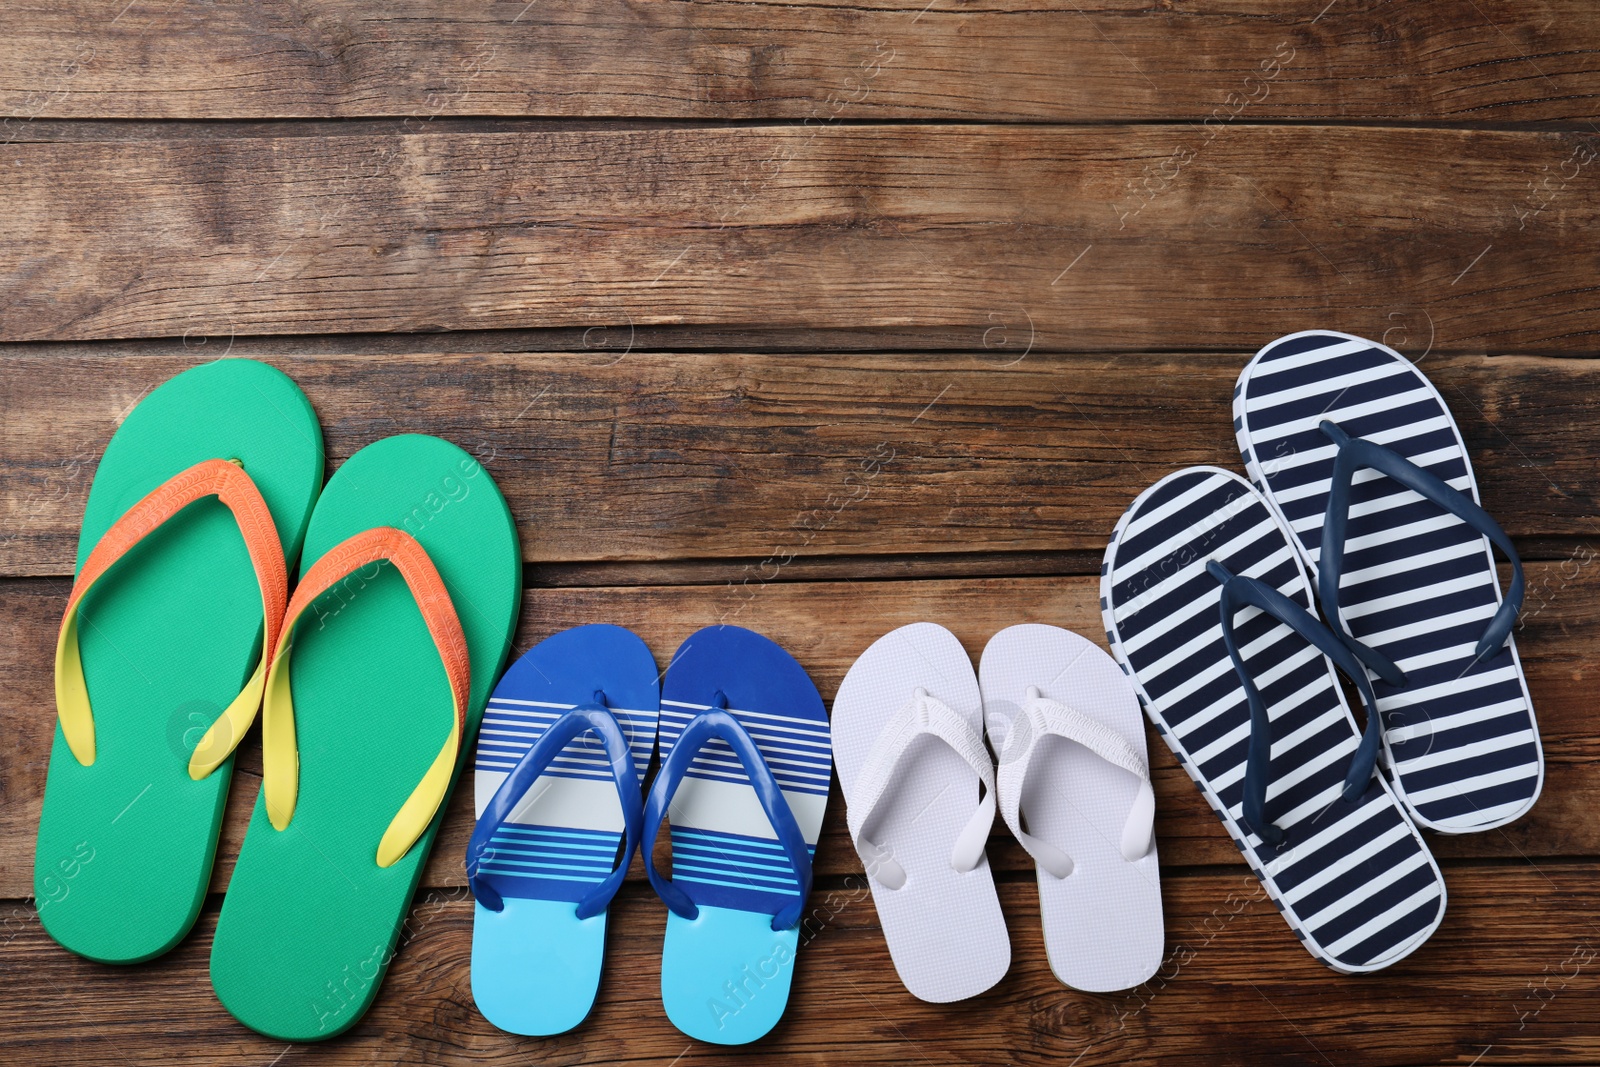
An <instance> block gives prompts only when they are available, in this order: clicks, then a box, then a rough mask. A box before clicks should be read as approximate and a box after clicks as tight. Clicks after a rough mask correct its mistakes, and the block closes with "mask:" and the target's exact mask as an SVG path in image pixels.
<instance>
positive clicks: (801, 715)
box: [467, 625, 832, 1044]
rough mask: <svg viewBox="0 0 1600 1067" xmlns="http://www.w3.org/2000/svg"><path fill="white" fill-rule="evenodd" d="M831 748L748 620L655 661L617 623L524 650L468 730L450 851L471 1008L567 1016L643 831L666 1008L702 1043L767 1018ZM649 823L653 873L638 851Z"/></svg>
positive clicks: (806, 694)
mask: <svg viewBox="0 0 1600 1067" xmlns="http://www.w3.org/2000/svg"><path fill="white" fill-rule="evenodd" d="M658 683H659V688H658ZM658 748H659V751H660V756H661V766H660V769H659V770H658V771H657V773H656V776H655V779H654V782H653V783H652V785H651V787H650V789H649V792H648V794H645V793H644V792H643V791H642V789H641V784H642V782H643V780H644V772H645V770H646V768H647V767H648V765H649V763H650V759H651V754H652V752H653V751H655V750H657V749H658ZM831 754H832V744H831V741H830V736H829V730H828V718H827V713H826V711H825V710H824V708H823V704H822V698H821V697H820V696H818V694H817V690H816V687H815V686H814V685H812V683H811V680H810V678H808V677H807V676H806V673H805V671H804V669H802V668H801V666H800V664H799V663H797V662H796V661H795V659H794V658H793V657H792V656H790V655H789V654H788V653H787V652H785V651H784V650H783V649H781V648H779V647H778V645H776V644H775V643H773V642H772V641H770V640H768V639H767V638H765V637H762V636H761V635H760V634H756V633H752V632H751V631H749V630H744V629H740V628H739V627H736V626H712V627H707V628H706V629H703V630H701V631H699V632H698V633H695V634H694V635H692V636H691V637H690V638H689V639H688V640H687V641H685V642H684V643H683V645H682V647H680V648H679V649H678V651H677V653H676V654H675V655H674V656H673V658H672V662H671V664H670V665H669V666H668V668H667V670H666V673H665V675H664V676H662V675H660V674H658V673H657V671H656V665H655V660H654V658H653V657H652V656H651V654H650V650H649V648H647V647H646V645H645V643H644V642H643V641H641V640H640V639H639V638H638V637H637V636H635V635H634V634H633V633H632V632H630V631H628V630H626V629H623V628H622V627H618V626H605V625H593V626H580V627H577V628H575V629H571V630H566V631H564V632H562V633H558V634H556V635H555V636H553V637H550V638H547V639H546V640H544V641H543V642H541V643H540V644H538V645H536V646H535V647H534V648H532V649H531V650H530V651H529V652H528V653H527V654H525V655H524V656H523V657H522V658H521V659H519V660H518V661H517V662H516V663H515V664H513V665H512V667H511V669H510V670H508V671H507V672H506V675H505V677H504V678H502V679H501V681H500V684H499V685H498V686H497V687H496V689H495V691H494V694H493V696H492V697H491V698H490V701H489V709H488V712H487V714H486V717H485V719H484V724H483V729H482V732H481V733H480V735H479V740H478V749H477V764H476V795H477V816H478V821H477V825H476V828H475V829H474V831H473V835H472V840H471V843H470V844H469V846H468V850H467V874H468V881H469V884H470V886H471V888H472V892H473V895H474V896H475V897H476V899H477V905H476V908H475V910H474V920H473V942H472V995H473V999H474V1000H475V1001H476V1002H477V1005H478V1009H479V1010H480V1011H481V1012H483V1014H484V1017H485V1018H487V1019H488V1020H489V1021H490V1022H492V1023H494V1024H495V1025H496V1026H498V1027H499V1028H500V1029H502V1030H507V1031H509V1032H511V1033H517V1034H528V1035H551V1034H559V1033H563V1032H565V1031H567V1030H570V1029H572V1028H573V1027H575V1026H577V1025H578V1024H579V1023H581V1022H582V1021H583V1020H584V1018H585V1017H586V1016H587V1015H588V1014H589V1011H590V1009H591V1008H592V1007H593V1006H594V1002H595V998H596V995H597V993H598V991H599V987H600V975H601V969H602V964H603V959H604V952H605V931H606V919H607V909H608V906H609V904H610V902H611V900H612V898H613V897H614V896H615V895H616V893H617V890H618V889H619V888H621V885H622V882H623V880H624V878H625V876H626V873H627V869H628V866H629V864H630V863H631V860H632V856H633V850H634V848H635V846H636V845H642V850H643V853H644V864H645V870H646V873H647V874H648V876H649V879H650V883H651V885H652V886H653V887H654V888H655V890H656V892H657V893H658V894H659V895H660V897H661V899H662V900H663V901H664V902H665V903H666V905H667V907H668V909H669V914H668V916H667V930H666V938H665V943H664V945H663V947H662V955H661V999H662V1004H663V1006H664V1007H665V1009H666V1013H667V1016H668V1018H669V1019H671V1020H672V1022H673V1024H674V1025H676V1026H677V1027H678V1029H680V1030H682V1031H683V1032H684V1033H686V1034H688V1035H689V1036H691V1037H695V1038H698V1039H700V1040H702V1041H709V1042H714V1043H717V1044H743V1043H746V1042H749V1041H754V1040H755V1039H757V1038H759V1037H761V1036H763V1035H764V1034H766V1033H767V1032H769V1031H770V1030H771V1029H772V1028H773V1027H774V1026H775V1025H777V1022H778V1020H779V1018H781V1017H782V1015H783V1011H784V1008H785V1007H786V1005H787V1004H788V999H789V989H790V985H791V982H792V980H793V976H794V964H795V957H796V954H797V952H798V950H799V947H800V944H799V942H800V935H801V931H802V925H803V924H802V921H801V919H802V914H801V913H802V911H803V909H804V907H805V902H806V897H807V895H808V894H809V893H810V889H811V858H812V854H813V853H814V851H815V849H816V843H817V835H818V834H819V833H820V831H821V829H822V817H823V812H824V810H825V808H826V806H827V802H828V778H829V774H830V771H831V769H832V755H831ZM664 819H665V820H668V821H669V822H670V824H671V837H672V863H673V871H672V876H671V877H670V878H669V877H668V876H667V875H666V874H665V873H664V872H662V871H661V870H660V869H658V867H657V866H656V861H655V857H654V845H655V842H656V836H657V833H658V831H659V829H660V826H661V823H662V821H663V820H664Z"/></svg>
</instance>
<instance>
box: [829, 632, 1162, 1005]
mask: <svg viewBox="0 0 1600 1067" xmlns="http://www.w3.org/2000/svg"><path fill="white" fill-rule="evenodd" d="M985 734H987V735H988V739H989V744H990V745H991V746H993V749H994V751H995V752H996V753H997V754H998V762H999V767H998V769H997V768H996V766H995V761H994V760H993V759H991V757H990V753H989V749H988V748H987V747H986V746H985V744H984V735H985ZM833 744H834V762H835V766H836V767H837V768H838V771H839V783H840V785H841V786H842V787H843V789H844V796H845V803H846V804H847V806H848V821H849V826H850V836H851V839H852V841H854V843H855V846H856V851H857V852H858V853H859V854H860V856H861V860H862V863H863V864H864V865H865V867H866V872H867V880H868V884H869V885H870V887H871V889H872V898H873V902H874V903H875V904H876V905H877V909H878V917H879V920H880V922H881V924H882V926H883V933H884V938H885V939H886V940H887V941H888V945H889V954H890V956H891V957H892V958H893V960H894V965H895V970H896V971H897V972H898V973H899V975H900V980H901V981H902V982H904V983H905V986H906V988H907V989H908V990H910V992H911V993H912V994H913V995H914V996H917V997H919V998H921V999H922V1000H927V1001H933V1002H935V1003H945V1002H949V1001H955V1000H964V999H966V998H967V997H972V996H976V995H977V994H979V993H982V992H983V991H984V990H986V989H988V988H990V987H991V986H993V985H994V984H995V983H996V982H998V981H999V980H1000V979H1001V977H1003V976H1004V975H1005V973H1006V970H1007V969H1008V968H1009V967H1010V965H1011V942H1010V938H1009V937H1008V935H1007V933H1006V924H1005V918H1004V916H1003V915H1002V914H1001V910H1000V900H999V897H998V895H997V894H996V892H995V885H994V878H993V876H992V875H991V873H990V870H989V862H988V859H987V857H986V856H985V854H984V845H985V842H986V841H987V840H988V837H989V829H990V826H991V824H992V823H993V820H994V816H995V812H996V810H998V811H999V813H1000V815H1001V816H1002V818H1004V819H1005V822H1006V825H1007V826H1009V827H1010V828H1011V832H1012V833H1013V834H1015V835H1016V837H1017V840H1018V841H1019V842H1021V844H1022V847H1023V848H1024V849H1026V850H1027V851H1028V853H1029V855H1031V856H1032V857H1033V858H1034V861H1035V863H1036V865H1037V870H1038V880H1039V911H1040V918H1041V921H1042V925H1043V929H1044V943H1045V952H1046V955H1047V956H1048V957H1049V960H1050V968H1051V970H1053V971H1054V972H1055V975H1056V977H1057V978H1059V979H1060V980H1061V981H1062V982H1063V983H1065V984H1066V985H1068V986H1071V987H1073V988H1075V989H1081V990H1085V991H1088V992H1110V991H1112V990H1117V989H1127V988H1130V987H1132V986H1136V985H1139V984H1140V983H1141V982H1144V981H1145V980H1146V979H1148V978H1149V977H1150V976H1151V975H1152V974H1154V973H1155V971H1156V969H1157V967H1158V966H1159V965H1160V962H1161V953H1162V949H1163V944H1164V941H1163V923H1162V914H1161V882H1160V875H1159V869H1158V862H1157V858H1156V847H1155V837H1154V835H1153V833H1152V831H1151V825H1152V821H1153V818H1154V814H1155V796H1154V793H1153V792H1152V790H1151V785H1150V772H1149V765H1148V761H1147V759H1146V754H1145V740H1144V722H1143V716H1142V715H1141V713H1140V710H1139V703H1138V698H1137V696H1136V695H1135V693H1134V690H1133V688H1132V686H1131V685H1130V683H1129V682H1128V679H1127V678H1126V676H1125V675H1124V674H1123V673H1122V670H1121V669H1120V668H1119V667H1118V666H1117V664H1116V662H1115V661H1114V660H1113V659H1112V658H1111V657H1110V656H1109V655H1107V654H1106V653H1105V652H1103V651H1102V650H1101V649H1099V648H1098V647H1096V646H1095V645H1094V644H1093V643H1091V642H1090V641H1088V640H1086V639H1085V638H1083V637H1080V636H1079V635H1078V634H1075V633H1072V632H1070V631H1068V630H1063V629H1060V628H1059V627H1055V626H1043V625H1035V624H1029V625H1021V626H1012V627H1009V628H1007V629H1005V630H1002V631H1000V632H999V633H998V634H996V635H995V636H994V637H993V638H992V639H991V640H990V641H989V644H988V646H987V647H986V648H985V649H984V651H983V658H982V661H981V665H980V670H979V674H977V675H975V674H974V673H973V670H972V663H971V661H970V660H969V659H968V657H967V653H966V650H965V649H963V648H962V647H961V642H960V641H958V640H957V639H956V637H955V635H954V634H952V633H950V631H948V630H946V629H945V628H944V627H942V626H937V625H935V624H933V623H926V622H920V623H913V624H911V625H909V626H902V627H901V628H900V629H898V630H895V631H893V632H891V633H889V634H886V635H885V636H883V637H881V638H879V639H878V640H877V641H876V642H874V643H873V645H872V647H870V648H868V649H867V650H866V652H864V653H862V655H861V658H860V659H858V660H856V662H855V665H854V666H852V667H851V668H850V672H849V674H848V675H846V676H845V679H844V682H843V684H842V685H840V687H839V694H838V697H837V698H836V699H835V700H834V704H833Z"/></svg>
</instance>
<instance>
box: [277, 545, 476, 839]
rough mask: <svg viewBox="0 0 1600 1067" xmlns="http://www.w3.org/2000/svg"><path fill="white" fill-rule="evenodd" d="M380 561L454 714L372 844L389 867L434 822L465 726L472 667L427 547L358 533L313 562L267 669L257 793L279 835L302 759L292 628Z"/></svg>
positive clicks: (291, 806) (285, 824)
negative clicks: (415, 618) (414, 617)
mask: <svg viewBox="0 0 1600 1067" xmlns="http://www.w3.org/2000/svg"><path fill="white" fill-rule="evenodd" d="M379 560H388V561H389V562H390V563H393V564H394V565H395V567H396V568H397V569H398V570H399V571H400V573H401V575H402V576H404V578H405V580H406V586H407V587H408V588H409V589H410V590H411V596H412V598H413V599H414V600H415V601H416V602H417V607H418V608H419V609H421V611H422V620H423V622H425V623H426V624H427V626H428V633H429V635H430V636H431V637H432V638H433V643H434V646H435V647H436V648H437V649H438V650H439V658H440V659H441V660H443V661H444V672H445V677H446V678H447V679H448V680H449V682H450V699H451V701H452V702H453V703H454V705H455V714H454V715H453V717H452V718H451V720H450V735H449V736H448V737H447V738H445V742H444V747H443V748H441V749H440V750H439V754H438V755H437V756H436V757H434V760H433V764H432V766H430V767H429V768H428V771H427V773H426V774H424V775H423V776H422V781H421V782H419V783H417V787H416V788H415V789H413V790H412V791H411V795H410V796H409V797H407V798H406V802H405V803H404V804H402V805H401V806H400V811H399V812H398V813H397V814H396V815H395V817H394V819H393V821H391V822H390V823H389V828H388V829H387V830H386V831H384V834H383V840H382V841H380V842H379V843H378V856H377V860H378V866H379V867H388V866H390V865H392V864H394V863H395V862H396V861H397V860H399V859H400V857H402V856H404V855H405V854H406V853H407V852H408V851H410V849H411V846H412V845H414V844H416V842H417V838H419V837H421V836H422V833H423V831H424V830H426V829H427V828H428V824H429V823H430V822H432V821H433V816H434V814H435V813H436V812H437V811H438V810H439V805H441V804H442V803H444V797H445V793H446V792H447V791H448V790H449V788H450V779H451V777H452V776H453V775H454V774H455V767H456V757H457V755H458V754H459V753H460V751H461V738H462V735H463V734H464V733H465V732H466V728H467V700H468V699H469V694H470V693H471V692H472V663H471V659H470V657H469V656H468V654H467V639H466V635H465V634H463V633H462V631H461V620H460V618H459V617H458V616H457V615H456V609H455V605H454V604H453V603H452V602H451V600H450V592H449V590H447V589H446V588H445V585H444V580H443V579H442V578H440V577H439V571H438V570H437V568H435V567H434V565H433V560H431V559H429V558H428V553H427V550H426V549H424V548H423V547H422V546H421V545H420V544H418V543H417V542H416V540H415V539H414V538H413V537H412V536H411V535H410V534H408V533H406V532H405V531H404V530H397V529H395V528H393V527H392V526H379V527H376V528H374V529H371V530H366V531H363V532H362V533H358V534H356V535H355V536H354V537H351V538H350V539H348V540H346V541H343V542H341V543H340V544H338V545H335V546H334V547H333V548H331V549H329V550H328V553H327V555H325V556H323V557H322V558H321V559H319V560H317V562H316V563H314V564H312V566H311V569H310V570H309V571H307V572H306V575H305V577H304V578H302V579H301V580H300V584H299V585H298V586H296V587H295V591H294V599H293V600H291V601H289V610H288V612H287V613H286V614H285V616H284V620H283V631H282V633H281V634H280V636H279V638H278V646H277V648H276V650H275V651H274V653H273V656H272V665H271V667H270V668H269V669H268V672H267V688H266V696H265V698H264V700H263V704H262V710H261V743H262V747H263V749H264V751H263V769H262V775H263V777H262V790H263V791H264V792H265V794H266V802H267V817H268V818H269V819H271V820H272V825H273V826H275V827H277V828H278V829H279V830H283V829H285V828H287V827H288V825H289V820H290V819H292V818H293V817H294V806H295V799H296V797H297V795H298V793H299V789H300V755H299V750H298V748H297V747H296V745H295V735H294V697H293V695H292V694H291V693H290V691H289V653H290V651H291V646H292V644H293V642H294V628H295V623H296V622H297V621H298V620H299V618H300V616H301V615H303V614H304V613H305V610H306V609H307V608H309V607H310V606H311V604H312V602H313V601H314V600H316V599H317V597H319V596H321V595H322V594H323V593H325V592H327V591H328V590H329V589H331V588H333V586H334V585H335V584H336V583H338V582H340V581H342V580H343V579H344V578H346V577H347V576H348V575H350V574H351V573H352V572H354V571H356V570H358V569H359V568H362V567H365V566H367V565H368V564H371V563H376V562H378V561H379Z"/></svg>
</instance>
